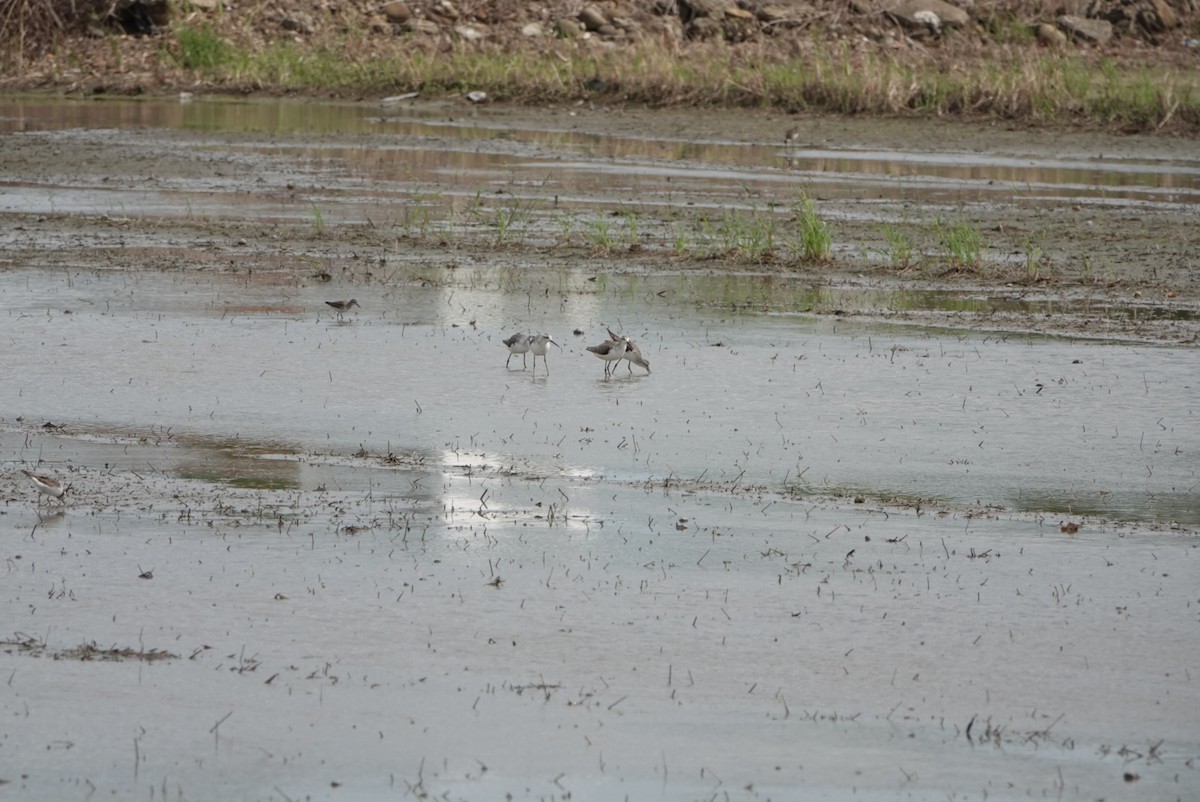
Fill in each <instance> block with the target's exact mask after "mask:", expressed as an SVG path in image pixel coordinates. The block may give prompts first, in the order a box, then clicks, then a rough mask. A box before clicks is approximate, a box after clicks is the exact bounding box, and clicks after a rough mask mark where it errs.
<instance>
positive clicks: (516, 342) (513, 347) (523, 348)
mask: <svg viewBox="0 0 1200 802" xmlns="http://www.w3.org/2000/svg"><path fill="white" fill-rule="evenodd" d="M502 342H503V343H504V347H505V348H507V349H508V359H506V360H504V367H508V363H509V362H510V361H511V360H512V358H513V354H520V355H521V370H524V369H525V368H526V366H527V365H528V363H527V362H526V361H525V355H526V354H528V353H529V335H527V334H525V333H524V332H520V331H518V332H517V333H516V334H514V335H513V336H511V337H509V338H508V339H507V340H503V341H502Z"/></svg>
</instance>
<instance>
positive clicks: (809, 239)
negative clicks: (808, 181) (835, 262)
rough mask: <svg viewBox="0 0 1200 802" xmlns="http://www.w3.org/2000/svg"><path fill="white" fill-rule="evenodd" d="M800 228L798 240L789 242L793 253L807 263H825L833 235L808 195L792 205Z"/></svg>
mask: <svg viewBox="0 0 1200 802" xmlns="http://www.w3.org/2000/svg"><path fill="white" fill-rule="evenodd" d="M792 213H793V214H794V215H795V216H796V219H797V222H798V224H799V227H800V232H799V236H798V238H797V239H795V240H793V241H791V242H789V248H790V249H791V251H792V252H793V253H794V254H796V255H797V256H799V257H800V258H801V259H803V260H804V261H807V262H823V261H825V260H826V259H828V258H829V254H830V250H831V248H832V246H833V233H832V232H831V231H830V230H829V226H828V225H827V224H826V223H825V221H824V220H822V219H821V217H820V215H818V214H817V207H816V204H815V203H813V199H812V198H810V197H809V196H808V195H801V196H800V199H799V200H797V201H796V203H795V204H793V205H792Z"/></svg>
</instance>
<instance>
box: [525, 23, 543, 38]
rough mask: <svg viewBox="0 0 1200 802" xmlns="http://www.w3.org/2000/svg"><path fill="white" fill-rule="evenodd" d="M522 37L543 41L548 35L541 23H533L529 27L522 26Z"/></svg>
mask: <svg viewBox="0 0 1200 802" xmlns="http://www.w3.org/2000/svg"><path fill="white" fill-rule="evenodd" d="M521 35H522V36H524V37H525V38H526V39H541V38H542V37H543V36H545V35H546V32H545V31H544V30H542V26H541V23H537V22H531V23H529V24H528V25H523V26H521Z"/></svg>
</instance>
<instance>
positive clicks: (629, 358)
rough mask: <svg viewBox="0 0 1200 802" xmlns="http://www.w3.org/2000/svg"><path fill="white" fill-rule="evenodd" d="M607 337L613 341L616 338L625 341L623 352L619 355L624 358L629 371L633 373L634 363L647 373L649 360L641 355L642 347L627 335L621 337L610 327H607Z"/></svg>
mask: <svg viewBox="0 0 1200 802" xmlns="http://www.w3.org/2000/svg"><path fill="white" fill-rule="evenodd" d="M608 339H609V340H611V341H613V342H616V341H617V340H624V341H625V353H624V354H622V355H621V358H622V359H624V360H625V362H626V367H628V368H629V372H630V373H633V366H634V365H637V366H638V367H640V368H645V369H646V372H647V373H649V372H650V360H649V359H646V358H645V357H643V356H642V349H640V348H638V347H637V343H635V342H634V341H633V340H631V339H629V338H628V337H622V336H620V335H618V334H616V333H614V332H613V330H612V329H608Z"/></svg>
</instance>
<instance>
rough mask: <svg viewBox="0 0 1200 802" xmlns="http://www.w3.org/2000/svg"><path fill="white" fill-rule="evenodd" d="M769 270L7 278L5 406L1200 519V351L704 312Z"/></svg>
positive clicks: (472, 455)
mask: <svg viewBox="0 0 1200 802" xmlns="http://www.w3.org/2000/svg"><path fill="white" fill-rule="evenodd" d="M773 281H774V282H776V283H777V284H778V282H779V279H774V280H773ZM576 282H578V283H576ZM762 282H763V279H760V278H754V277H743V278H740V279H734V278H729V277H726V278H723V279H722V280H721V281H720V282H719V283H718V286H717V288H713V287H706V286H705V285H704V284H703V283H702V282H701V283H698V284H696V285H686V284H680V285H678V287H677V291H675V292H672V293H668V294H667V295H659V294H658V293H657V292H653V291H645V290H646V288H645V287H644V286H640V285H637V283H636V282H626V281H623V280H617V279H614V278H612V277H610V278H609V279H608V280H607V282H604V283H602V286H599V287H597V286H596V284H597V283H593V282H587V281H584V280H583V279H582V278H581V277H578V276H572V275H571V274H569V273H568V274H563V275H560V276H553V277H549V278H547V280H546V283H547V285H548V286H547V289H548V290H549V289H550V286H549V285H552V286H553V290H552V291H551V292H549V293H548V294H538V293H525V292H520V293H512V292H505V291H503V290H502V289H500V288H499V286H498V285H493V284H492V283H491V281H490V280H488V279H485V278H483V277H481V276H477V277H475V278H470V277H467V276H463V277H462V279H461V280H459V281H458V282H448V283H446V284H442V285H440V286H417V285H412V286H408V285H405V286H402V287H395V288H380V289H377V290H372V289H370V288H359V289H358V290H357V291H356V295H357V297H358V299H359V301H360V303H361V304H362V305H363V310H362V311H361V313H358V312H356V313H355V314H354V316H353V320H354V322H353V323H352V324H349V325H336V323H335V319H334V317H333V316H332V315H331V314H325V309H326V308H325V307H324V304H323V299H324V297H325V295H326V293H325V292H324V291H323V290H320V289H316V288H308V287H295V286H291V287H288V286H280V285H277V284H276V283H273V282H270V281H262V282H249V281H244V280H241V279H237V278H232V277H221V278H218V277H211V278H210V277H205V278H203V279H199V278H195V277H180V276H171V275H165V274H159V273H153V274H139V275H134V276H130V275H124V274H121V275H106V274H90V273H89V274H66V273H56V274H48V273H44V272H41V271H8V272H6V273H5V274H4V277H3V279H2V280H0V293H2V296H0V297H3V298H4V300H5V303H6V305H7V307H8V308H9V309H10V310H11V311H10V316H11V317H10V320H11V321H12V325H10V326H9V327H8V332H7V338H8V347H7V349H6V353H5V356H4V357H3V363H4V368H5V369H6V370H8V371H9V375H13V376H20V379H19V380H18V381H11V382H6V383H5V384H4V387H3V389H0V404H2V405H3V408H4V409H6V410H8V414H9V415H11V416H13V417H15V416H17V415H22V416H24V417H25V418H26V420H32V421H39V420H52V421H58V420H70V421H77V422H79V423H81V424H90V425H93V426H97V427H125V428H131V429H135V430H140V429H145V428H148V427H150V426H155V427H159V428H163V427H168V428H171V429H173V430H174V431H176V432H190V433H195V434H200V435H205V436H208V437H221V438H227V439H228V438H232V439H234V440H235V441H238V442H243V443H246V444H247V447H250V446H251V445H252V444H256V443H265V444H270V443H280V444H287V445H288V446H289V447H290V448H292V449H294V450H297V451H300V452H311V451H316V452H333V453H340V454H347V455H349V454H353V453H355V452H357V451H359V450H365V451H366V452H368V453H370V454H374V455H387V454H389V453H393V454H406V453H409V452H413V453H419V454H423V455H428V459H429V462H430V465H431V467H432V466H436V465H440V464H451V465H461V466H471V465H480V466H482V465H486V466H491V467H493V468H497V467H498V468H503V469H511V470H512V471H514V472H518V473H529V474H532V475H558V474H571V475H580V476H586V475H598V476H604V477H607V478H610V479H617V480H624V481H632V482H642V481H650V482H654V481H662V480H667V479H671V480H702V481H711V482H717V483H723V484H733V483H735V482H736V483H740V484H743V485H749V484H762V485H766V486H768V487H770V488H773V489H776V490H792V491H797V492H828V491H832V492H849V493H855V492H865V493H869V494H877V495H883V496H889V497H890V496H897V497H902V498H911V499H921V498H924V499H942V500H948V501H953V502H956V503H975V502H979V503H983V504H989V503H990V504H1000V505H1004V506H1016V507H1027V508H1031V509H1035V510H1043V511H1046V512H1048V513H1051V514H1054V515H1058V514H1060V513H1061V514H1067V513H1082V512H1095V513H1104V514H1108V515H1114V516H1119V517H1135V518H1137V517H1153V518H1167V519H1184V520H1194V519H1195V510H1196V509H1197V505H1196V504H1195V503H1194V499H1195V493H1196V479H1195V476H1196V472H1197V469H1198V468H1200V465H1198V463H1197V458H1196V454H1198V453H1200V423H1197V421H1196V415H1195V410H1194V409H1193V407H1194V402H1195V398H1196V396H1195V392H1194V377H1195V370H1194V368H1195V360H1194V354H1193V353H1192V351H1191V350H1190V349H1186V348H1171V347H1145V346H1137V345H1113V344H1103V343H1091V342H1075V341H1070V340H1062V339H1040V338H1028V337H1020V336H1000V337H997V336H994V335H988V334H987V333H966V332H961V333H960V332H954V331H945V330H924V329H921V328H920V327H898V326H892V325H885V324H874V323H868V322H855V321H843V320H840V319H837V318H829V317H820V318H817V317H810V316H807V315H803V314H779V313H778V312H776V313H773V314H767V315H764V314H761V313H760V312H758V311H756V310H755V308H754V304H743V305H742V306H741V307H740V308H739V307H738V306H737V305H733V306H732V307H731V306H730V305H727V304H725V303H719V304H713V303H711V302H712V301H713V300H714V297H718V298H719V297H730V295H731V294H736V295H740V296H741V297H747V298H748V297H752V296H754V295H755V294H756V293H761V292H763V291H764V287H763V286H762ZM735 284H736V285H737V287H736V288H735V287H734V286H733V285H735ZM471 285H475V286H471ZM773 290H774V291H775V293H776V294H778V292H779V287H778V286H774V287H773ZM796 297H797V298H798V299H802V298H804V297H805V296H804V294H803V293H797V294H796ZM64 299H66V300H64ZM801 303H802V301H801ZM68 310H69V311H70V314H66V312H67V311H68ZM606 326H611V327H613V328H614V329H619V330H622V331H624V332H626V333H628V334H630V335H631V336H633V337H634V338H635V339H636V340H637V341H638V342H639V344H640V346H641V348H642V350H643V352H644V353H645V354H646V356H647V358H649V360H650V362H651V365H652V370H653V374H652V375H650V376H642V375H637V374H635V375H630V374H629V373H628V372H627V369H626V368H625V367H624V366H621V367H620V368H619V369H618V370H617V372H616V374H615V377H614V378H613V379H611V380H605V379H604V378H603V365H602V363H601V362H600V361H599V360H597V359H595V358H594V357H593V356H592V355H591V354H589V353H588V352H587V351H586V350H585V348H586V346H587V345H591V344H594V342H598V341H600V339H602V338H603V337H604V330H605V327H606ZM576 328H580V329H582V330H584V331H585V332H586V335H585V336H582V337H576V336H574V335H572V333H571V332H572V331H573V330H574V329H576ZM517 329H524V330H541V331H548V332H552V333H554V334H555V335H556V338H557V339H558V340H560V341H561V342H562V343H563V348H562V350H561V351H559V350H556V349H551V350H552V353H551V354H550V356H549V371H550V372H549V376H546V375H545V374H544V373H542V372H540V371H539V375H538V376H537V377H536V378H535V377H534V376H533V375H532V371H524V370H519V369H517V366H519V364H520V362H519V360H514V363H513V365H514V367H513V368H512V369H507V370H506V369H505V367H504V361H505V357H506V355H507V354H506V351H505V350H504V348H503V346H502V345H501V344H500V340H501V339H503V337H505V336H507V334H510V333H512V332H513V331H515V330H517ZM639 373H640V372H639ZM268 448H269V446H268Z"/></svg>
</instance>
